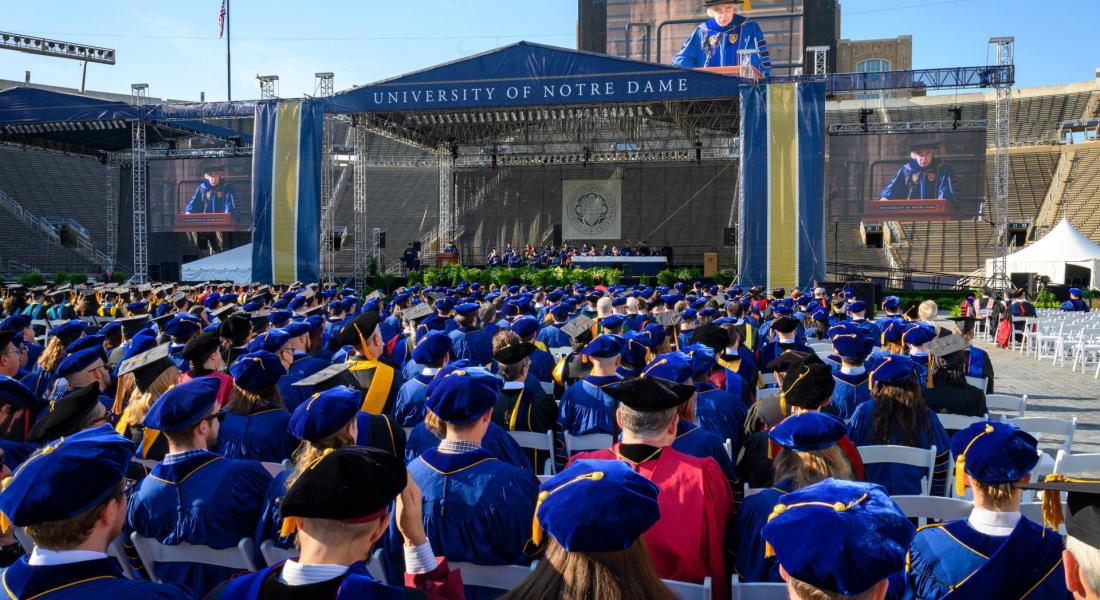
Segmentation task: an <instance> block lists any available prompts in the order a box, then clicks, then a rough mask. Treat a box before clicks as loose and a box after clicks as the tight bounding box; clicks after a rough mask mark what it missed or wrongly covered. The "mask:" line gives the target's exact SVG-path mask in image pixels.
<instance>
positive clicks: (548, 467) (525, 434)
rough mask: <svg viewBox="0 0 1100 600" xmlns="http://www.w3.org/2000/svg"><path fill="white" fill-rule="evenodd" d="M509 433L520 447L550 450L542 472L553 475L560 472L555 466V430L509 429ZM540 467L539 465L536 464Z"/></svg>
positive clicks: (536, 466)
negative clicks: (542, 431)
mask: <svg viewBox="0 0 1100 600" xmlns="http://www.w3.org/2000/svg"><path fill="white" fill-rule="evenodd" d="M508 434H509V435H511V436H512V439H514V440H516V443H517V444H519V447H520V448H528V449H531V450H542V451H543V452H548V453H549V454H550V457H549V458H547V459H546V464H545V465H543V469H542V472H543V473H545V474H547V475H553V474H555V473H557V472H558V470H557V467H555V466H554V432H553V431H547V432H546V433H537V432H533V431H509V432H508ZM535 468H536V469H538V465H535Z"/></svg>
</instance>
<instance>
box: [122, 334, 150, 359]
mask: <svg viewBox="0 0 1100 600" xmlns="http://www.w3.org/2000/svg"><path fill="white" fill-rule="evenodd" d="M129 344H130V345H129V346H126V351H125V352H123V353H122V361H123V362H125V361H127V360H129V359H131V358H133V357H135V356H137V355H138V354H142V353H145V352H148V351H150V350H152V349H153V348H156V347H157V346H158V344H157V334H155V333H153V331H152V330H150V329H143V330H141V331H139V332H138V333H137V334H136V335H134V337H133V339H131V340H130V342H129Z"/></svg>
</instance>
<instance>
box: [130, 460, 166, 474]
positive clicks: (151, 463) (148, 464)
mask: <svg viewBox="0 0 1100 600" xmlns="http://www.w3.org/2000/svg"><path fill="white" fill-rule="evenodd" d="M134 462H136V463H138V464H139V465H141V466H143V467H145V468H146V469H149V470H150V471H152V470H153V467H155V466H157V465H159V464H160V461H159V460H153V459H151V458H135V459H134Z"/></svg>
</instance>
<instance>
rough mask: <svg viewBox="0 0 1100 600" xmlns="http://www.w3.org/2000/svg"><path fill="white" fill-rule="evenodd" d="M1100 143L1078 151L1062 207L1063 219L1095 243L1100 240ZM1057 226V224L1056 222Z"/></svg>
mask: <svg viewBox="0 0 1100 600" xmlns="http://www.w3.org/2000/svg"><path fill="white" fill-rule="evenodd" d="M1098 190H1100V143H1097V144H1090V145H1089V146H1087V147H1084V146H1083V147H1080V148H1078V149H1077V154H1076V156H1075V158H1074V160H1073V166H1072V167H1071V169H1070V176H1069V181H1068V182H1067V184H1066V191H1065V195H1064V197H1063V201H1062V205H1061V215H1060V216H1065V217H1066V218H1068V219H1069V221H1070V223H1072V224H1073V226H1074V227H1076V228H1077V229H1078V230H1080V232H1081V233H1082V234H1084V235H1086V236H1088V237H1089V238H1090V239H1092V240H1097V239H1100V210H1096V206H1097V203H1096V200H1097V194H1100V191H1098ZM1055 222H1057V220H1055Z"/></svg>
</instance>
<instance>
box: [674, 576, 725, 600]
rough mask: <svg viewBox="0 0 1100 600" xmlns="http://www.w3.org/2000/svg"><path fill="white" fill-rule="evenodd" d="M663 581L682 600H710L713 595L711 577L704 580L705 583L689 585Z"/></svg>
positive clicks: (680, 582) (682, 582) (681, 582)
mask: <svg viewBox="0 0 1100 600" xmlns="http://www.w3.org/2000/svg"><path fill="white" fill-rule="evenodd" d="M661 581H662V582H663V583H664V584H665V585H666V586H667V587H668V589H670V590H672V593H673V594H675V595H676V597H677V598H679V599H680V600H710V597H711V594H712V593H713V590H712V589H711V581H710V577H707V578H706V579H704V580H703V583H687V582H684V581H675V580H673V579H662V580H661Z"/></svg>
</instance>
